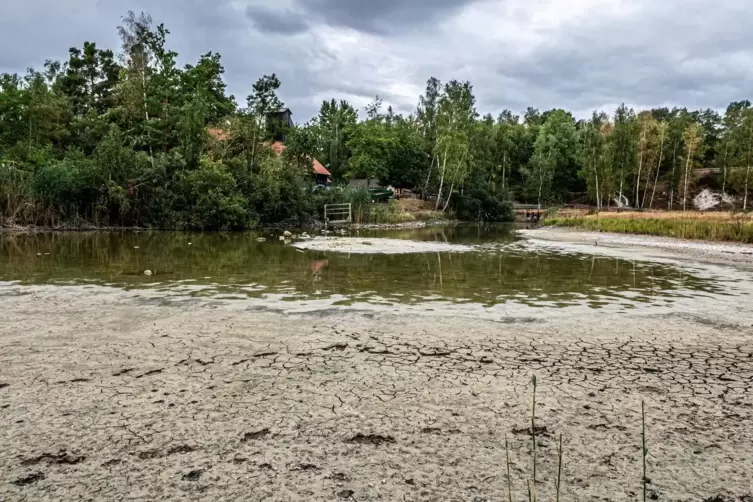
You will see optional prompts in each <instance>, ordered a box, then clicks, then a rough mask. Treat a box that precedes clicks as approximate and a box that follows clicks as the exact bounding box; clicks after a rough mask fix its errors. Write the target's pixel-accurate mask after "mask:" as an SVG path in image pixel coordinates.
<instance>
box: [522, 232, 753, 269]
mask: <svg viewBox="0 0 753 502" xmlns="http://www.w3.org/2000/svg"><path fill="white" fill-rule="evenodd" d="M518 234H519V235H521V236H523V237H525V238H526V239H529V240H532V241H534V242H538V243H557V244H560V245H562V246H564V247H567V246H568V245H571V246H573V247H574V248H577V249H580V250H588V251H593V250H594V249H593V248H595V247H608V248H617V249H631V250H634V251H637V252H639V253H642V254H643V256H644V257H646V258H650V259H652V258H655V257H666V258H681V259H686V260H695V261H701V262H706V263H719V264H730V265H741V266H746V267H753V246H751V245H746V244H732V243H719V242H703V241H691V240H684V239H674V238H670V237H652V236H645V235H632V234H615V233H606V232H585V231H580V230H577V229H570V228H557V227H545V228H537V229H529V230H518Z"/></svg>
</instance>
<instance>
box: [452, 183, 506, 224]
mask: <svg viewBox="0 0 753 502" xmlns="http://www.w3.org/2000/svg"><path fill="white" fill-rule="evenodd" d="M452 202H453V209H454V211H455V216H456V217H457V218H458V219H459V220H464V221H513V212H512V205H511V204H510V203H509V202H506V201H504V200H502V199H501V198H500V197H498V196H496V195H494V194H492V193H489V192H488V191H486V190H484V189H482V188H474V189H471V190H469V191H467V192H465V193H462V194H455V195H454V197H453V200H452Z"/></svg>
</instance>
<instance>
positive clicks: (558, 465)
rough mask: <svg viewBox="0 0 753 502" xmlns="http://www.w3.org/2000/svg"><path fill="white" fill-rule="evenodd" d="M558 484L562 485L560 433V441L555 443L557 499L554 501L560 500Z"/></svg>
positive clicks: (558, 501)
mask: <svg viewBox="0 0 753 502" xmlns="http://www.w3.org/2000/svg"><path fill="white" fill-rule="evenodd" d="M560 486H562V434H560V441H559V444H558V445H557V484H556V488H557V499H556V502H560Z"/></svg>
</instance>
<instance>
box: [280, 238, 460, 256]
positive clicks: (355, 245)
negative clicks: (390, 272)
mask: <svg viewBox="0 0 753 502" xmlns="http://www.w3.org/2000/svg"><path fill="white" fill-rule="evenodd" d="M293 246H294V247H296V248H298V249H307V250H311V251H335V252H339V253H356V254H405V253H463V252H467V251H473V249H474V248H473V247H472V246H465V245H462V244H449V243H446V242H429V241H408V240H404V239H379V238H364V237H317V238H316V239H312V240H308V241H301V242H296V243H294V244H293Z"/></svg>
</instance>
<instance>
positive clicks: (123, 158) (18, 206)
mask: <svg viewBox="0 0 753 502" xmlns="http://www.w3.org/2000/svg"><path fill="white" fill-rule="evenodd" d="M118 34H119V36H120V39H121V47H120V48H119V50H118V51H115V50H113V49H111V48H103V47H100V46H98V45H97V44H96V43H95V42H93V41H84V42H83V44H82V45H81V46H78V47H73V48H71V49H69V51H68V56H67V59H66V61H65V62H62V63H61V62H58V61H47V62H46V63H45V65H44V68H43V69H42V70H41V71H35V70H33V69H32V70H29V71H28V72H27V73H26V74H25V75H22V76H19V75H8V74H3V75H0V217H2V218H3V220H4V221H5V220H10V221H13V222H15V223H20V224H37V225H44V224H48V225H58V224H71V223H91V224H96V225H128V226H131V225H137V226H148V227H160V228H178V227H191V228H206V229H210V228H243V227H248V226H253V225H271V224H304V223H307V222H309V221H310V220H311V219H312V218H316V217H320V216H321V215H320V211H321V208H322V206H323V203H324V202H325V201H326V200H344V199H350V200H353V201H354V203H357V207H358V211H359V214H361V217H362V219H363V220H368V221H373V220H380V221H382V220H400V219H404V218H406V216H405V215H404V213H402V212H401V211H399V210H398V209H396V205H395V204H393V203H391V204H385V205H374V204H372V203H371V201H370V200H368V196H365V195H364V194H356V193H355V192H351V191H348V190H346V191H341V192H340V191H336V190H333V191H323V192H321V191H320V192H316V193H314V192H313V191H312V185H313V183H314V181H315V177H314V175H313V173H312V163H313V161H314V159H316V160H318V161H319V162H321V163H322V164H323V165H324V166H325V167H327V168H328V169H329V171H330V172H331V174H332V178H333V179H334V182H335V183H343V182H345V181H347V180H351V179H360V178H367V179H377V180H378V181H379V182H380V183H381V184H382V185H385V186H387V185H391V186H393V187H395V188H399V189H403V188H405V189H411V190H413V191H416V192H418V193H420V194H421V195H422V196H423V197H424V198H426V199H430V200H433V201H434V206H435V207H434V209H435V211H436V212H442V213H445V212H447V213H451V212H454V213H455V214H456V215H457V216H458V217H460V218H463V219H471V220H478V219H483V220H495V221H496V220H505V219H508V218H509V204H508V203H507V201H509V200H516V201H519V202H525V203H531V202H538V203H541V204H545V203H549V202H568V201H572V200H576V201H579V202H580V201H581V200H589V201H591V202H595V203H596V205H597V208H599V209H600V208H601V207H604V206H605V205H606V206H609V205H611V204H613V203H614V201H615V200H617V201H619V203H620V204H625V203H626V202H627V201H630V203H631V204H634V205H637V206H639V207H652V206H654V202H655V199H656V200H657V201H658V200H659V199H660V198H661V197H664V198H665V199H666V201H667V202H666V205H667V207H669V208H672V207H673V205H679V204H682V205H683V206H687V203H688V202H689V201H690V200H692V196H693V191H694V190H695V186H694V185H695V184H694V181H695V179H696V178H697V177H696V176H694V172H693V171H694V169H696V168H702V167H718V168H721V170H722V174H721V178H722V181H721V186H722V188H723V189H724V190H725V191H727V192H729V193H730V194H732V195H734V196H736V197H737V198H738V200H740V202H741V205H742V207H743V208H745V209H747V206H748V196H749V192H750V185H751V184H753V172H751V171H753V107H751V104H750V102H749V101H740V102H735V103H731V104H730V106H729V107H728V109H727V110H726V112H725V114H724V117H721V116H719V114H717V113H716V112H714V111H713V110H708V109H707V110H697V111H689V110H687V109H684V108H674V109H671V110H670V109H666V108H657V109H653V110H647V111H643V112H640V113H638V114H637V115H636V112H635V111H634V110H632V109H629V108H628V107H626V106H625V105H621V106H619V107H618V108H617V109H616V110H615V111H614V113H613V115H612V116H611V117H610V116H608V115H607V114H606V113H603V112H595V113H594V115H593V116H592V117H591V118H590V119H589V120H585V121H579V122H577V123H576V121H575V120H574V118H573V116H572V115H571V114H570V113H568V112H566V111H563V110H559V109H554V110H538V109H535V108H531V107H529V108H528V109H527V110H526V111H525V112H524V113H523V115H522V117H520V116H517V115H514V114H513V113H512V112H510V111H509V110H504V111H503V112H502V113H500V114H499V116H498V117H497V119H496V120H495V119H494V118H493V116H492V115H491V114H486V115H484V116H483V117H481V118H479V114H478V112H477V110H476V99H475V96H474V91H473V86H472V85H471V83H470V82H462V81H458V80H450V81H448V82H445V83H443V82H440V81H439V80H438V79H436V78H433V77H432V78H430V79H429V80H428V81H427V85H426V90H425V92H424V95H422V96H421V97H420V98H419V102H418V106H417V108H416V111H415V114H413V115H408V116H404V115H402V114H400V113H397V111H396V110H395V109H393V108H392V107H391V106H389V105H388V104H387V103H385V102H384V101H383V100H382V98H380V97H379V96H377V97H376V98H375V100H374V102H373V103H371V104H369V105H368V106H367V107H366V109H365V110H364V112H365V113H364V120H361V121H359V118H358V113H357V111H356V110H355V108H354V107H353V106H351V105H350V104H349V103H347V102H346V101H336V100H334V99H331V100H325V101H323V102H322V104H321V107H320V110H319V113H318V115H317V116H316V117H315V118H313V119H312V120H311V121H309V122H308V123H307V124H305V125H304V126H301V127H295V128H293V129H292V130H289V129H288V128H287V127H285V128H282V127H281V125H280V124H279V121H276V120H274V119H270V117H272V114H274V113H276V112H279V111H280V110H281V108H282V107H283V103H282V101H281V100H280V98H279V97H278V92H279V89H280V87H281V85H282V84H281V82H280V80H279V79H278V77H277V76H276V75H275V74H274V73H272V74H270V75H264V76H263V77H262V78H260V79H258V80H257V81H256V82H255V83H254V84H253V85H252V86H251V92H250V94H249V96H248V98H247V100H246V103H245V105H246V106H245V107H244V108H243V109H239V108H238V105H237V104H236V101H235V98H234V97H233V96H230V95H228V94H227V90H226V85H225V83H224V81H223V74H224V68H223V66H222V61H221V57H220V55H219V54H216V53H214V52H207V53H205V54H204V55H202V56H201V57H200V58H199V59H198V61H196V62H195V64H187V65H184V66H183V67H180V66H179V65H178V64H177V59H178V54H177V53H176V52H175V51H173V50H171V49H170V46H169V43H168V42H169V35H170V32H169V30H168V29H167V28H166V27H165V26H164V25H161V24H157V25H155V24H154V23H153V21H152V19H151V17H149V15H147V14H144V13H139V14H136V13H134V12H128V13H127V15H126V16H125V17H124V18H123V19H122V22H121V25H120V26H119V27H118ZM116 52H118V54H119V56H120V57H118V58H116V57H115V54H116ZM385 108H386V109H385ZM280 137H284V138H285V144H286V145H285V146H286V151H285V152H284V153H283V154H282V156H279V157H278V155H277V153H279V152H276V153H275V152H272V151H271V150H272V149H271V148H270V146H271V143H272V140H274V139H277V138H280ZM278 150H279V149H278ZM321 181H322V180H321V179H320V180H319V182H321ZM657 203H658V202H657ZM663 203H664V202H663V201H662V204H663Z"/></svg>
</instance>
